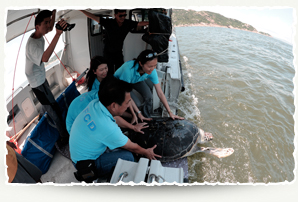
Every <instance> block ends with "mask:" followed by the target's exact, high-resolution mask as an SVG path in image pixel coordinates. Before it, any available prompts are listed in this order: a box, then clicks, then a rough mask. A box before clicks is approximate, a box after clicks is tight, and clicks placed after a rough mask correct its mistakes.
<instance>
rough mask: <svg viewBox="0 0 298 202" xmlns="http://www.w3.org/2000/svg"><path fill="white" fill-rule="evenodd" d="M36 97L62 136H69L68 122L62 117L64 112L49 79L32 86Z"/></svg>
mask: <svg viewBox="0 0 298 202" xmlns="http://www.w3.org/2000/svg"><path fill="white" fill-rule="evenodd" d="M32 91H33V92H34V94H35V96H36V98H37V99H38V101H39V102H40V104H41V105H42V108H43V110H44V111H46V112H47V113H48V115H49V116H50V118H51V119H52V120H53V122H54V123H55V125H56V128H57V130H58V131H59V134H60V136H61V137H68V135H69V134H68V132H67V131H66V124H65V121H64V119H63V118H62V113H61V110H60V107H59V105H58V103H57V102H56V100H55V98H54V96H53V94H52V91H51V90H50V86H49V83H48V81H47V80H46V81H45V82H44V83H43V84H42V85H40V86H37V87H36V88H32Z"/></svg>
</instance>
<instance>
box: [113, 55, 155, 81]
mask: <svg viewBox="0 0 298 202" xmlns="http://www.w3.org/2000/svg"><path fill="white" fill-rule="evenodd" d="M133 64H134V60H130V61H127V62H125V63H124V64H123V65H122V66H121V67H120V68H119V69H117V71H116V72H115V73H114V76H115V77H116V78H118V79H120V80H122V81H126V82H127V83H132V84H134V83H138V82H140V81H144V80H146V79H150V80H151V81H152V83H153V84H158V83H159V81H158V75H157V72H156V69H154V70H153V71H152V73H151V74H150V75H149V74H146V73H144V74H143V75H142V76H141V75H140V73H139V72H138V71H137V70H138V68H139V64H136V66H135V67H133Z"/></svg>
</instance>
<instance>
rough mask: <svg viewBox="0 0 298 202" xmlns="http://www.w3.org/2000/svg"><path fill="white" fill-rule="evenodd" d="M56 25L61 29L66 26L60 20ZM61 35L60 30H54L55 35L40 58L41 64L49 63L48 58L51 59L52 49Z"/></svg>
mask: <svg viewBox="0 0 298 202" xmlns="http://www.w3.org/2000/svg"><path fill="white" fill-rule="evenodd" d="M58 23H59V24H60V25H61V27H62V28H63V29H64V28H65V27H66V26H67V25H66V22H65V21H64V20H63V19H62V20H60V21H59V22H58ZM62 33H63V31H62V30H58V29H56V34H55V36H54V38H53V40H52V41H51V43H50V45H49V46H48V48H47V49H46V51H45V52H44V53H43V55H42V58H41V61H42V62H48V61H49V59H50V57H51V55H52V53H53V52H54V49H55V47H56V45H57V42H58V40H59V37H60V35H61V34H62Z"/></svg>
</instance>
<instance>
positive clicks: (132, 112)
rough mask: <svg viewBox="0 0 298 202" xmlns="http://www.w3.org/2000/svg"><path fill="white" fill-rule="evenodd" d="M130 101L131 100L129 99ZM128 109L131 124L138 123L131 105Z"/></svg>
mask: <svg viewBox="0 0 298 202" xmlns="http://www.w3.org/2000/svg"><path fill="white" fill-rule="evenodd" d="M131 100H132V99H131ZM129 109H130V112H131V115H132V119H131V124H133V123H134V122H136V123H138V118H137V116H136V114H135V112H134V110H133V107H132V104H130V105H129Z"/></svg>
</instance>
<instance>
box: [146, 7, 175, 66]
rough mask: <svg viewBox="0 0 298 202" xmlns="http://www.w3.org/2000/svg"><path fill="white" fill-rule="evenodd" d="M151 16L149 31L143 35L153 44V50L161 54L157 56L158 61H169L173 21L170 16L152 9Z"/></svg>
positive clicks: (149, 16) (149, 14)
mask: <svg viewBox="0 0 298 202" xmlns="http://www.w3.org/2000/svg"><path fill="white" fill-rule="evenodd" d="M148 18H149V32H150V33H152V34H151V35H149V33H145V34H144V35H143V36H142V39H143V41H145V42H146V43H148V44H150V45H151V46H152V49H153V51H155V52H157V53H158V54H160V55H159V56H158V58H157V60H158V62H168V61H169V57H168V50H167V48H168V46H169V38H170V36H171V33H172V22H171V18H169V17H168V16H166V15H164V14H162V13H158V12H155V11H153V10H150V11H149V13H148Z"/></svg>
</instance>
